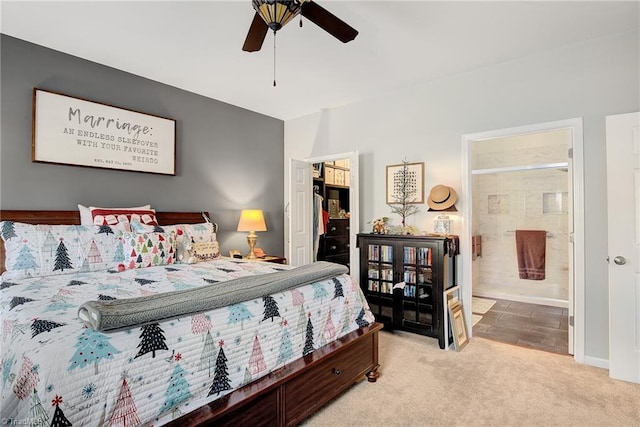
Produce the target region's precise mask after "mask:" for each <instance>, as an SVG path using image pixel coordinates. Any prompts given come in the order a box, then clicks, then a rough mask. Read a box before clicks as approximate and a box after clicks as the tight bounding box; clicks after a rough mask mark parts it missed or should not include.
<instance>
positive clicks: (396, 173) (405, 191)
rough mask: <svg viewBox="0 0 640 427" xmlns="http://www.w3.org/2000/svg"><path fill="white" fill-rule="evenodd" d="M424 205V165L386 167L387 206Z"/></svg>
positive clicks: (405, 164)
mask: <svg viewBox="0 0 640 427" xmlns="http://www.w3.org/2000/svg"><path fill="white" fill-rule="evenodd" d="M404 200H406V203H409V204H414V203H415V204H419V203H424V163H403V164H400V165H389V166H387V204H388V205H391V204H394V203H402V202H403V201H404Z"/></svg>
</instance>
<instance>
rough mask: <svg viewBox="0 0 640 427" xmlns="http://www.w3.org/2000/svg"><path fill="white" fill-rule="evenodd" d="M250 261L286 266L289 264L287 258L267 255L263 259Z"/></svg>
mask: <svg viewBox="0 0 640 427" xmlns="http://www.w3.org/2000/svg"><path fill="white" fill-rule="evenodd" d="M243 259H247V258H243ZM250 261H262V262H273V263H276V264H286V263H287V259H286V258H285V257H282V256H276V255H265V256H264V257H262V258H256V259H252V260H250Z"/></svg>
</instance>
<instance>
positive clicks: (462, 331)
mask: <svg viewBox="0 0 640 427" xmlns="http://www.w3.org/2000/svg"><path fill="white" fill-rule="evenodd" d="M448 305H449V308H448V309H449V320H450V322H451V331H452V332H453V344H454V347H455V349H456V350H457V351H460V350H462V348H463V347H464V346H465V345H467V343H468V342H469V338H468V336H467V327H466V324H465V321H464V311H463V310H462V303H461V302H460V301H459V300H457V299H454V300H450V301H449V304H448Z"/></svg>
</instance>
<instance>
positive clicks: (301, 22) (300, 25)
mask: <svg viewBox="0 0 640 427" xmlns="http://www.w3.org/2000/svg"><path fill="white" fill-rule="evenodd" d="M300 28H302V15H300Z"/></svg>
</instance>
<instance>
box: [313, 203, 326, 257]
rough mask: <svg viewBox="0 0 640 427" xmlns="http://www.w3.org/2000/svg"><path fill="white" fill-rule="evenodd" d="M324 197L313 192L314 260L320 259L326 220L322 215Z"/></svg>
mask: <svg viewBox="0 0 640 427" xmlns="http://www.w3.org/2000/svg"><path fill="white" fill-rule="evenodd" d="M323 200H324V198H323V197H322V196H321V195H319V194H318V193H313V224H311V228H312V229H313V260H314V261H317V260H318V249H319V247H320V236H321V235H322V234H324V220H323V215H322V201H323Z"/></svg>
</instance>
